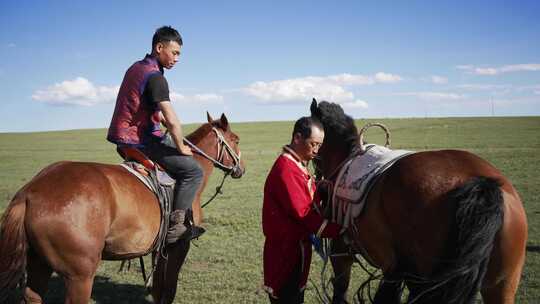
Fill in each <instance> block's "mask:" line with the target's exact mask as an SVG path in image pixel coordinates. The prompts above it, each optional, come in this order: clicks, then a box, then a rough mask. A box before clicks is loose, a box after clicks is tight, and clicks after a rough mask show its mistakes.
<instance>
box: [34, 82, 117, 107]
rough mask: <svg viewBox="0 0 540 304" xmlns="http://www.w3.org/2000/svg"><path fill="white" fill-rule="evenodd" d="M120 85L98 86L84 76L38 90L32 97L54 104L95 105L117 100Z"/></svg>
mask: <svg viewBox="0 0 540 304" xmlns="http://www.w3.org/2000/svg"><path fill="white" fill-rule="evenodd" d="M118 90H119V86H112V87H109V86H96V85H94V84H93V83H91V82H90V81H89V80H88V79H86V78H84V77H77V78H75V79H74V80H66V81H63V82H61V83H57V84H54V85H52V86H49V87H48V88H46V89H44V90H37V91H36V92H34V94H32V99H33V100H37V101H41V102H44V103H48V104H53V105H81V106H93V105H97V104H103V103H109V102H112V101H114V100H116V96H117V94H118Z"/></svg>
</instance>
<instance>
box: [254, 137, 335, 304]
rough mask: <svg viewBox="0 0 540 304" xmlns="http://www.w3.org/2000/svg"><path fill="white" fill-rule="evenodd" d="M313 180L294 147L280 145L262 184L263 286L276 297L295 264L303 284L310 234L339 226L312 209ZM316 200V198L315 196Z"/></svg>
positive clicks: (328, 233)
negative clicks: (281, 148) (263, 184)
mask: <svg viewBox="0 0 540 304" xmlns="http://www.w3.org/2000/svg"><path fill="white" fill-rule="evenodd" d="M314 194H315V181H314V179H313V177H312V176H311V175H310V174H309V171H308V170H307V168H306V166H305V164H303V163H302V162H301V161H300V160H299V158H298V157H297V156H296V154H295V153H294V151H292V150H291V149H289V148H288V147H284V150H283V153H282V154H281V155H280V156H279V157H278V158H277V160H276V161H275V163H274V165H273V167H272V169H271V171H270V173H269V174H268V177H267V179H266V183H265V186H264V203H263V212H262V226H263V232H264V236H265V237H266V240H265V243H264V285H265V286H264V287H265V289H266V291H267V292H269V293H270V294H271V295H272V296H274V297H276V296H277V295H278V294H279V291H280V289H281V288H282V287H283V285H284V284H285V283H286V282H287V281H289V277H290V276H291V275H293V272H294V270H295V268H296V267H300V269H302V273H301V276H300V282H299V286H298V288H299V289H300V290H302V289H304V288H305V286H306V282H307V278H308V274H309V267H310V263H311V243H310V241H309V235H310V234H317V235H318V236H322V237H337V236H338V234H339V230H340V226H338V225H336V224H333V223H329V222H328V221H327V220H325V219H324V218H322V217H321V216H320V215H319V214H318V213H317V212H316V211H315V210H314V209H313V203H312V202H313V201H314V200H313V198H314ZM315 201H316V200H315Z"/></svg>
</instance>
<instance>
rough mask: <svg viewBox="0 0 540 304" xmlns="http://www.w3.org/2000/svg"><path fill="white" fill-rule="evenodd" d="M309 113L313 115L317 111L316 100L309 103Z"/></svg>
mask: <svg viewBox="0 0 540 304" xmlns="http://www.w3.org/2000/svg"><path fill="white" fill-rule="evenodd" d="M309 109H310V111H311V115H313V114H315V113H316V111H317V100H316V99H315V98H313V101H312V102H311V106H310V107H309Z"/></svg>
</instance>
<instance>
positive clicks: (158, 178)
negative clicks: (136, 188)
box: [120, 161, 176, 193]
mask: <svg viewBox="0 0 540 304" xmlns="http://www.w3.org/2000/svg"><path fill="white" fill-rule="evenodd" d="M120 166H122V167H124V168H125V169H126V170H128V171H129V172H130V173H131V174H133V175H135V176H136V177H137V178H138V179H139V180H140V181H141V182H143V184H145V185H146V187H148V188H149V189H150V190H152V192H154V193H157V189H156V186H157V185H161V186H165V187H172V186H174V185H175V184H176V181H175V180H174V179H173V178H172V177H170V176H169V174H167V172H165V171H162V170H156V172H155V173H154V172H151V171H150V170H148V169H146V168H145V167H144V166H143V165H141V164H139V163H137V162H133V161H125V162H123V163H122V164H120ZM145 173H146V174H145ZM151 173H154V174H151Z"/></svg>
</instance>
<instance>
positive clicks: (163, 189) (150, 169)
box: [116, 146, 192, 287]
mask: <svg viewBox="0 0 540 304" xmlns="http://www.w3.org/2000/svg"><path fill="white" fill-rule="evenodd" d="M116 151H117V152H118V154H119V155H120V156H121V157H122V158H123V159H124V162H123V163H122V164H120V166H122V167H123V168H125V169H126V170H127V171H129V172H130V173H131V174H133V175H135V177H137V178H138V179H139V180H140V181H141V182H142V183H143V184H145V185H146V187H148V189H150V191H152V192H153V193H154V194H155V195H156V197H157V199H158V202H159V208H160V211H161V220H160V227H159V232H158V235H157V236H156V238H155V240H154V243H153V244H152V246H151V247H150V250H148V252H146V253H144V254H143V255H147V254H149V253H151V252H156V253H157V254H155V255H154V258H153V259H152V270H151V273H150V275H149V276H148V277H146V273H145V272H144V264H143V259H142V257H140V258H139V261H140V262H141V268H142V269H143V279H144V281H145V285H146V286H147V287H148V286H149V285H150V284H151V278H152V273H153V272H154V271H155V267H156V265H157V259H158V257H159V256H162V255H163V256H166V254H165V252H164V250H165V245H166V242H165V240H166V236H167V228H168V227H169V215H170V214H171V211H172V200H173V197H174V185H175V184H176V181H175V180H174V179H173V178H172V177H170V176H169V175H168V174H167V172H165V170H164V169H163V167H161V166H160V165H159V164H157V163H155V162H153V161H152V160H150V159H149V158H148V157H147V156H146V155H145V154H144V153H143V152H142V151H140V150H139V149H137V148H134V147H129V146H118V147H117V148H116ZM191 218H192V214H189V215H188V219H191Z"/></svg>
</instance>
